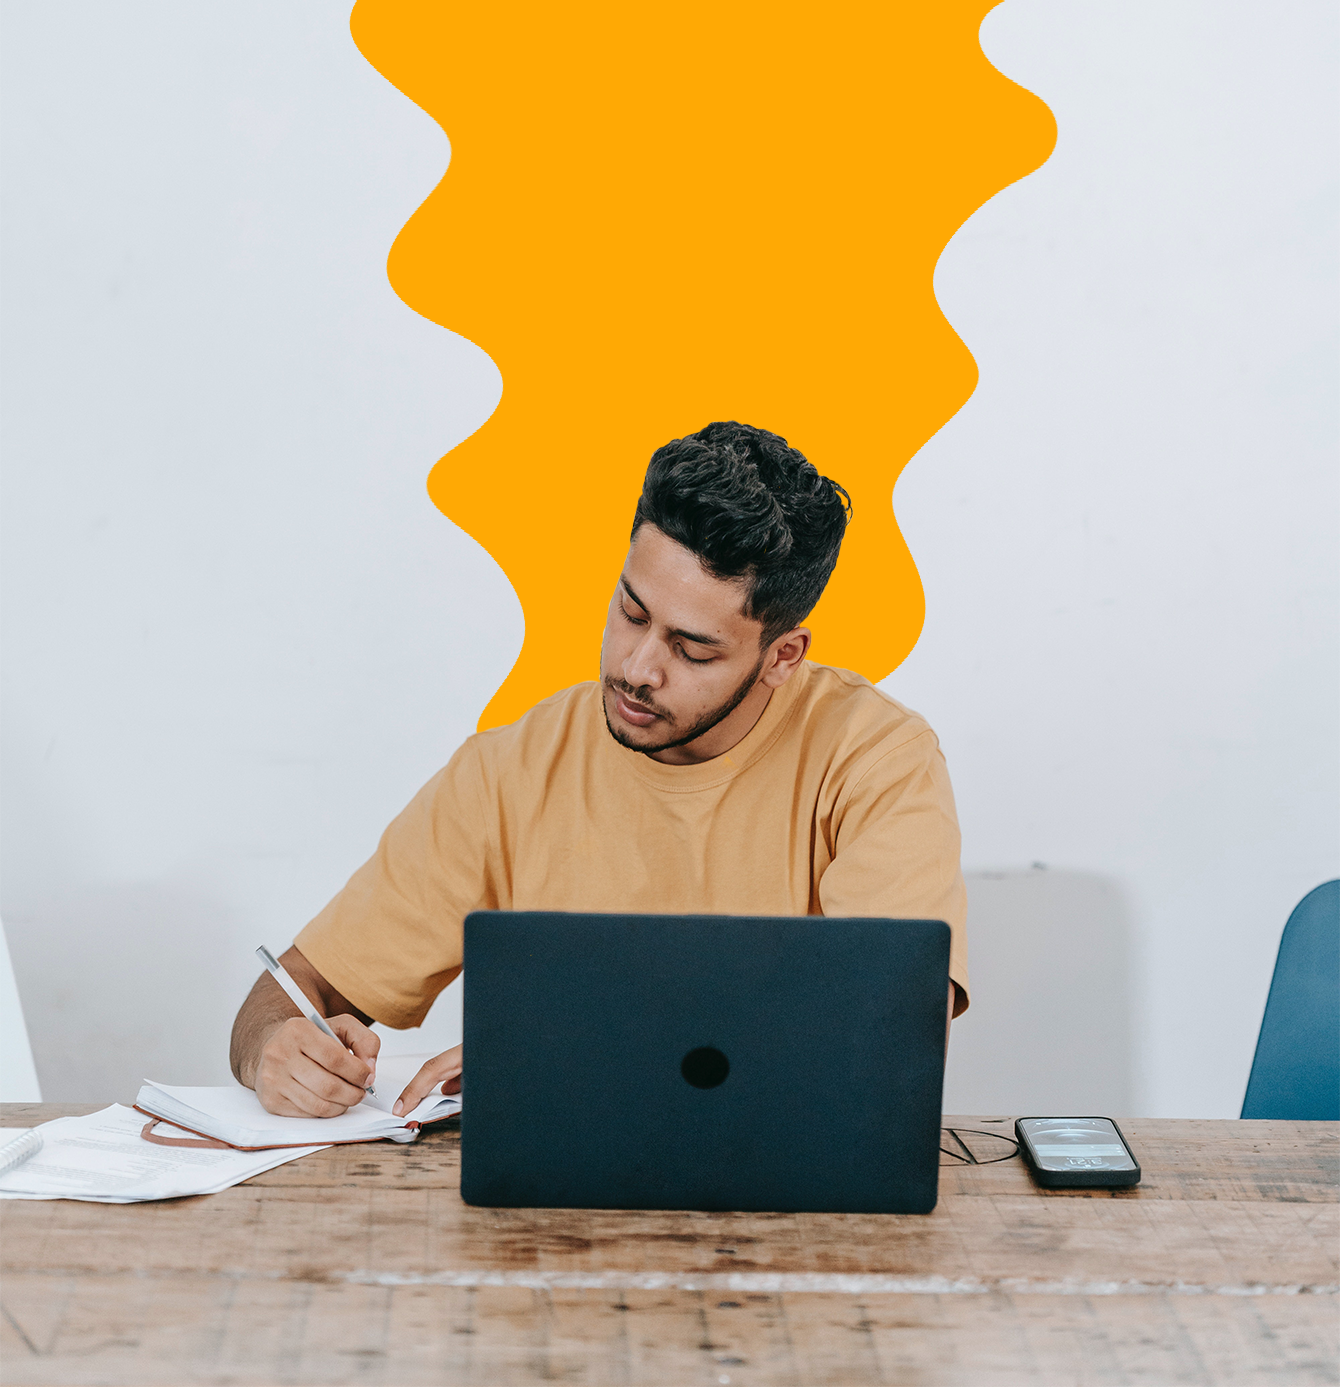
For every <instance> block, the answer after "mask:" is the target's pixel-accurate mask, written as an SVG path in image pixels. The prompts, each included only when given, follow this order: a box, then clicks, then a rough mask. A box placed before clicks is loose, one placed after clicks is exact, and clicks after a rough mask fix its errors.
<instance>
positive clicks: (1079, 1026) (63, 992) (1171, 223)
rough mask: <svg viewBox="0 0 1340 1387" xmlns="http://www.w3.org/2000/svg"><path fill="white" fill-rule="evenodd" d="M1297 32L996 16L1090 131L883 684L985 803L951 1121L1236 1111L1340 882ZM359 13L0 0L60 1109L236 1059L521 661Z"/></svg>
mask: <svg viewBox="0 0 1340 1387" xmlns="http://www.w3.org/2000/svg"><path fill="white" fill-rule="evenodd" d="M1282 8H1283V11H1284V12H1282V13H1280V12H1277V11H1276V9H1274V8H1272V9H1270V10H1267V9H1265V8H1264V7H1259V6H1248V5H1246V4H1245V3H1241V0H1235V3H1232V4H1218V5H1214V6H1210V5H1208V4H1193V3H1191V2H1190V0H1171V2H1170V3H1169V2H1167V0H1165V3H1163V4H1160V5H1158V6H1155V5H1154V4H1152V3H1143V4H1133V5H1131V4H1124V5H1121V6H1118V5H1116V4H1104V5H1087V6H1071V5H1064V4H1061V3H1059V0H1047V3H1042V2H1041V0H1008V3H1007V4H1006V5H1005V6H1003V7H1002V9H1001V10H999V11H997V12H995V13H994V14H993V15H992V16H991V17H990V18H989V19H988V22H987V25H986V28H985V30H984V40H985V43H986V46H987V50H988V53H989V54H990V55H991V56H992V58H993V60H994V61H996V62H997V63H998V65H1000V66H1001V67H1002V69H1003V70H1005V71H1006V72H1008V73H1009V74H1011V75H1012V76H1014V77H1016V79H1017V80H1019V81H1021V82H1023V83H1024V84H1025V85H1027V86H1029V87H1031V88H1032V89H1034V90H1036V91H1038V92H1039V94H1041V95H1042V96H1043V97H1044V99H1046V100H1047V101H1048V103H1049V104H1050V105H1051V106H1052V108H1053V110H1054V111H1055V112H1056V114H1057V117H1058V119H1059V120H1060V123H1061V131H1062V133H1061V143H1060V145H1059V147H1058V150H1057V153H1056V154H1055V155H1054V156H1053V160H1052V162H1051V163H1050V164H1049V165H1047V166H1046V167H1045V168H1044V169H1043V170H1042V171H1041V173H1039V174H1037V175H1035V176H1034V177H1033V178H1031V179H1029V180H1026V181H1025V182H1023V183H1021V184H1019V185H1017V186H1016V187H1014V188H1012V189H1009V190H1007V191H1006V192H1005V193H1003V194H1002V195H1001V196H1000V197H998V198H997V199H996V200H995V201H994V202H993V203H992V204H991V205H990V206H988V207H987V208H986V209H984V210H983V211H982V212H981V213H979V214H978V216H977V217H976V218H974V220H973V221H972V222H971V223H969V225H968V227H967V228H965V230H964V231H962V232H961V233H960V234H959V236H958V237H957V238H956V239H955V241H954V243H953V245H952V246H951V247H950V249H949V251H948V253H947V254H946V256H945V258H944V260H943V261H942V264H941V269H940V274H939V277H938V289H939V292H940V296H941V302H942V303H943V304H944V306H945V310H946V312H947V314H948V316H949V317H950V320H951V321H952V322H953V323H954V324H955V326H956V327H957V328H958V330H959V331H960V332H961V333H962V335H963V336H964V338H965V340H966V341H967V342H968V344H969V346H970V347H971V348H972V350H973V352H974V354H975V355H976V357H977V359H978V362H979V365H980V366H981V369H982V384H981V386H980V387H979V390H978V392H977V394H976V396H975V397H974V398H973V400H972V401H971V402H970V403H969V405H968V406H967V408H966V409H965V410H964V411H963V412H962V413H961V414H960V415H959V416H958V417H957V418H956V419H955V420H953V421H952V422H951V423H950V425H949V426H948V427H947V428H946V429H945V430H944V431H942V433H941V434H940V435H938V436H937V438H936V439H935V440H933V441H932V443H931V444H930V445H928V447H927V448H926V449H924V450H923V452H922V453H921V455H920V456H919V457H918V458H917V459H916V460H915V461H914V462H913V463H912V465H911V466H910V467H909V468H908V470H907V472H906V473H905V474H904V479H903V481H902V482H901V483H900V485H899V488H898V495H897V500H898V506H899V514H900V517H901V519H902V521H903V523H904V526H905V528H906V531H907V534H908V537H909V541H910V543H911V546H912V550H913V553H914V554H915V556H916V558H917V561H918V564H919V566H920V568H921V572H922V575H923V577H924V579H925V582H926V587H927V593H928V608H929V617H928V623H927V628H926V633H925V635H924V636H923V639H922V642H921V644H920V645H919V646H918V648H917V650H916V652H914V654H913V656H912V657H911V659H910V660H909V661H908V663H907V664H906V665H905V666H904V667H903V669H902V670H900V671H898V672H897V673H896V674H895V675H894V676H893V678H892V679H891V680H890V681H889V687H890V688H891V689H892V691H893V692H894V693H895V694H896V695H897V696H899V697H902V698H904V699H905V700H906V701H908V702H910V703H912V704H913V705H914V706H917V707H920V708H921V709H922V710H923V711H925V712H926V713H927V714H928V716H930V718H931V719H932V721H933V722H934V723H935V725H936V726H937V728H938V729H939V731H940V732H941V736H942V740H943V742H944V744H945V747H946V751H947V753H948V755H949V759H950V766H951V770H952V771H953V773H954V776H955V782H956V786H957V790H958V795H959V801H960V810H961V815H962V818H963V822H964V829H965V864H966V866H967V867H968V868H969V869H970V891H971V895H972V903H973V911H974V914H973V921H972V926H971V927H972V930H973V948H974V954H973V958H974V965H973V966H974V983H975V1000H974V1007H973V1010H972V1011H971V1012H969V1014H968V1015H967V1016H966V1017H965V1018H963V1019H962V1020H961V1021H960V1022H957V1023H956V1025H955V1040H954V1044H953V1052H952V1057H951V1074H950V1080H949V1103H950V1106H951V1107H957V1108H959V1109H960V1110H967V1109H979V1110H981V1109H991V1108H994V1109H997V1110H999V1111H1010V1110H1015V1109H1020V1108H1025V1107H1031V1108H1033V1109H1034V1110H1046V1109H1059V1108H1065V1107H1076V1106H1083V1107H1086V1108H1088V1109H1090V1110H1098V1111H1102V1110H1104V1109H1106V1110H1111V1111H1114V1112H1133V1111H1138V1112H1146V1113H1168V1114H1184V1115H1189V1114H1214V1115H1229V1114H1231V1113H1234V1112H1236V1110H1237V1105H1238V1103H1239V1102H1240V1100H1241V1093H1242V1089H1243V1086H1244V1083H1245V1078H1246V1071H1247V1066H1248V1064H1249V1062H1250V1054H1251V1045H1252V1041H1253V1038H1254V1035H1255V1028H1256V1025H1257V1024H1258V1022H1259V1017H1260V1011H1261V1007H1262V1004H1263V1002H1264V997H1265V991H1266V986H1267V984H1268V980H1269V970H1270V966H1271V962H1272V959H1273V951H1274V946H1275V943H1276V941H1277V939H1278V934H1279V930H1280V928H1281V927H1282V925H1283V921H1284V918H1285V915H1286V914H1287V913H1288V910H1289V908H1290V906H1291V905H1292V904H1293V903H1294V901H1295V900H1296V899H1297V898H1298V897H1299V896H1301V895H1302V894H1303V892H1304V891H1305V890H1307V889H1308V888H1309V887H1311V886H1313V885H1315V884H1316V883H1317V882H1318V881H1320V880H1322V879H1323V878H1324V877H1326V876H1328V875H1332V874H1334V873H1335V870H1336V862H1335V841H1336V834H1335V828H1336V822H1335V808H1334V805H1335V802H1336V795H1335V789H1336V764H1337V755H1336V746H1335V726H1334V717H1333V695H1334V688H1335V677H1336V646H1335V621H1334V618H1335V615H1336V597H1335V590H1334V577H1335V575H1334V563H1333V559H1332V555H1333V554H1334V552H1335V542H1336V538H1337V536H1336V533H1335V530H1336V515H1335V507H1334V499H1335V497H1334V481H1333V470H1332V467H1331V462H1330V457H1329V451H1330V447H1329V446H1328V445H1333V439H1334V422H1335V421H1334V397H1333V394H1332V393H1331V381H1332V375H1331V369H1332V365H1333V363H1332V362H1331V361H1330V359H1329V358H1327V356H1326V355H1325V334H1326V333H1328V332H1333V320H1332V318H1331V316H1330V314H1331V309H1330V304H1331V302H1332V298H1331V297H1328V296H1330V295H1332V294H1333V289H1334V265H1333V262H1332V260H1331V258H1330V248H1329V242H1327V241H1326V239H1325V238H1326V236H1327V234H1328V233H1327V230H1326V229H1325V228H1326V227H1327V225H1328V223H1327V217H1328V215H1329V213H1328V206H1329V204H1328V202H1327V200H1326V197H1325V196H1324V185H1325V179H1324V177H1323V174H1324V172H1325V171H1326V170H1328V169H1329V168H1330V167H1331V166H1332V164H1333V154H1334V146H1333V142H1332V140H1331V136H1330V130H1331V128H1332V122H1331V120H1330V112H1329V109H1328V108H1327V106H1326V103H1325V101H1324V100H1323V98H1322V97H1321V95H1320V92H1321V91H1322V90H1323V89H1324V87H1325V86H1326V84H1327V83H1326V81H1324V80H1323V73H1326V74H1329V65H1330V64H1331V62H1332V60H1333V54H1334V47H1335V36H1334V23H1333V20H1332V18H1331V10H1330V6H1329V5H1325V4H1322V3H1320V0H1308V3H1300V4H1296V5H1292V6H1288V7H1282ZM346 15H347V5H346V4H344V3H333V4H328V3H315V0H308V3H305V4H303V5H301V6H298V5H261V4H258V3H238V2H237V0H235V3H232V4H230V5H228V6H221V5H220V6H211V5H190V6H184V5H179V4H175V3H172V0H161V2H160V3H156V4H147V3H143V2H142V0H135V3H131V0H118V3H116V4H114V5H105V4H94V3H64V4H62V5H60V6H54V5H52V6H19V5H11V6H9V7H8V8H7V9H6V10H5V12H4V21H3V22H4V29H5V32H4V39H5V42H4V46H3V56H2V57H0V62H3V64H4V70H3V73H0V76H3V78H4V97H3V99H4V103H5V109H4V139H5V147H4V165H3V174H4V195H5V202H4V217H5V222H4V229H3V234H4V247H5V255H4V264H3V272H4V276H5V280H4V300H5V306H6V315H5V316H6V322H5V326H4V328H3V334H4V336H3V358H2V360H0V365H2V366H3V391H4V395H3V406H4V445H5V475H4V488H5V491H4V509H3V516H2V517H0V524H2V525H3V533H2V535H0V538H3V544H4V552H3V563H4V603H5V606H4V623H5V624H4V639H5V657H6V658H5V662H4V669H3V677H4V700H5V702H4V727H3V730H4V758H5V760H4V802H3V808H4V897H3V915H4V919H5V922H6V926H7V928H8V932H9V941H10V947H11V951H12V953H13V957H14V965H15V970H16V973H17V976H18V980H19V985H20V989H21V992H22V995H23V1002H24V1009H25V1012H26V1014H27V1017H28V1020H29V1025H30V1029H31V1030H32V1033H33V1040H34V1048H35V1050H36V1055H37V1063H38V1068H39V1071H40V1074H41V1078H42V1083H43V1091H44V1095H45V1096H46V1097H47V1098H49V1099H53V1100H60V1099H70V1100H74V1099H89V1100H105V1101H110V1100H111V1099H113V1098H119V1099H125V1098H127V1097H129V1096H131V1095H133V1093H134V1089H135V1087H136V1085H137V1083H138V1081H139V1079H140V1078H141V1077H142V1076H144V1075H152V1076H153V1077H156V1078H161V1079H169V1080H176V1081H178V1082H218V1081H222V1078H223V1076H224V1075H225V1074H226V1061H225V1049H226V1036H227V1029H228V1025H229V1021H230V1019H231V1015H232V1013H233V1010H234V1009H235V1007H236V1004H237V1002H238V1000H239V998H240V996H241V994H242V992H243V991H244V990H245V987H246V986H247V984H248V983H249V981H250V979H251V977H252V976H253V975H254V972H255V969H254V967H253V964H252V961H251V949H252V948H253V947H254V946H255V944H256V943H259V942H261V941H267V942H270V943H271V945H272V946H276V945H282V944H285V943H286V942H287V941H288V940H289V939H290V938H291V937H292V934H293V933H294V931H295V930H296V929H297V928H298V927H299V926H300V925H301V924H302V923H303V922H304V921H305V920H306V919H307V918H308V917H309V916H310V915H311V914H312V913H313V912H314V911H315V910H316V909H318V908H319V907H320V906H321V905H322V904H323V903H324V901H325V900H326V898H327V897H328V896H329V895H330V894H331V893H332V892H333V890H335V889H336V888H337V887H338V885H339V884H340V883H341V882H342V881H343V879H344V877H345V876H347V874H348V873H349V871H350V870H352V868H353V867H354V866H356V865H357V864H358V862H359V861H361V860H362V858H363V857H364V856H365V855H366V853H367V852H368V851H369V850H370V848H371V846H372V845H373V843H374V842H375V840H376V837H377V834H378V833H379V832H380V829H381V827H382V826H383V825H384V823H385V821H386V820H387V819H388V818H389V817H390V816H391V815H392V814H393V813H394V812H395V811H396V810H397V809H398V808H399V807H400V805H401V804H402V803H403V801H404V800H405V799H406V798H407V797H408V796H409V795H410V794H411V793H412V792H413V790H414V789H415V788H416V787H417V785H418V784H419V783H420V782H421V781H422V780H423V779H425V778H426V777H427V775H428V774H430V773H431V772H432V771H433V770H434V769H435V768H436V767H437V766H438V765H439V764H440V763H441V762H442V761H443V760H445V758H446V757H447V756H448V755H449V754H450V751H451V750H452V749H453V747H454V746H455V745H456V744H457V743H458V742H459V740H460V739H461V738H463V737H464V736H465V735H467V733H468V732H469V731H470V729H471V727H472V726H473V723H474V720H475V717H476V716H477V713H478V710H479V709H480V708H481V707H482V706H483V703H484V702H485V700H486V699H487V697H488V695H489V694H490V693H491V691H492V690H493V689H494V688H495V687H496V685H497V684H498V683H499V682H500V680H501V679H502V677H503V675H504V673H505V671H506V669H507V667H508V665H509V663H510V661H511V659H512V658H513V657H514V655H515V652H516V650H517V648H518V647H519V644H520V635H521V619H520V613H519V610H518V609H517V606H516V603H515V599H514V598H513V596H512V594H511V592H510V589H509V588H508V585H507V583H506V581H505V580H504V579H503V577H502V576H501V574H500V573H499V572H498V571H497V569H496V568H495V566H494V565H493V564H492V563H491V562H490V561H489V560H488V559H487V557H486V556H485V555H483V554H482V553H481V552H480V551H479V549H478V548H477V546H475V545H474V544H473V543H472V542H471V541H470V540H469V539H468V538H466V537H465V536H463V535H461V534H460V532H459V531H457V530H456V529H455V528H454V527H453V526H452V525H451V524H450V523H449V522H447V521H446V520H445V519H443V518H442V517H441V516H440V515H439V514H438V513H437V512H436V511H435V510H434V509H433V507H432V506H431V504H430V503H429V501H428V499H427V497H426V495H425V492H424V480H425V478H426V476H427V472H428V470H429V467H430V466H431V464H432V463H433V461H434V460H435V459H436V458H437V457H438V456H439V455H440V453H442V452H443V451H445V450H446V448H447V447H449V446H450V445H451V444H453V443H454V442H456V441H458V440H459V439H461V438H463V437H464V436H465V435H466V434H467V433H468V432H469V431H470V430H471V429H473V428H474V427H476V426H477V425H478V424H479V423H481V422H482V421H483V420H484V418H485V417H486V416H487V414H488V413H489V411H490V410H491V408H492V406H493V403H494V401H495V400H496V397H497V392H498V389H499V382H498V380H497V376H496V373H495V372H494V370H493V368H492V366H491V365H490V364H489V363H488V361H487V360H486V359H484V358H483V357H482V354H480V353H478V352H477V351H475V350H474V349H473V348H472V347H470V346H469V345H468V344H465V343H462V342H461V341H460V340H459V339H455V338H453V337H451V335H450V334H447V333H445V332H442V331H441V330H439V329H437V328H435V327H433V326H432V325H429V324H426V323H424V322H422V321H421V320H419V319H418V318H416V317H415V315H414V314H412V313H411V312H410V311H409V310H408V309H406V308H405V307H404V306H403V305H401V304H400V303H399V302H398V301H397V300H396V299H395V297H394V296H393V295H392V293H391V291H390V289H389V287H388V286H387V284H386V280H385V275H384V261H385V255H386V251H387V249H388V248H389V246H390V243H391V240H392V238H393V237H394V235H395V233H396V231H397V230H398V229H399V227H400V226H401V225H402V224H403V222H404V220H405V219H406V218H407V216H408V215H409V213H410V211H411V210H412V209H413V207H414V206H415V205H416V203H417V202H418V201H419V200H420V199H421V198H422V197H423V196H424V195H425V194H426V193H427V191H428V189H429V188H430V187H431V186H432V183H433V182H434V180H435V179H436V177H437V176H438V174H439V173H440V171H441V169H442V167H443V165H444V163H445V159H446V154H447V147H446V142H445V140H444V139H443V137H442V135H441V133H440V132H439V131H438V130H437V129H436V127H435V126H434V125H433V124H432V123H431V122H430V121H429V120H428V119H427V118H426V117H425V116H423V115H422V113H420V112H419V111H417V110H416V109H415V108H414V107H412V106H411V105H410V104H409V103H408V102H407V101H406V100H405V99H404V98H403V97H401V96H400V95H399V94H398V93H397V92H395V91H394V90H393V89H392V88H390V87H389V86H388V85H387V84H385V83H384V82H383V81H382V79H381V78H380V77H379V76H378V75H377V74H376V73H375V72H373V71H372V70H371V68H369V67H368V66H367V64H366V63H365V62H364V60H363V59H362V58H361V56H360V55H359V54H358V53H357V51H356V50H355V49H354V48H353V45H352V43H351V42H350V40H349V38H348V35H347V29H346ZM759 422H766V421H759ZM1035 863H1044V864H1046V865H1045V868H1044V867H1036V866H1034V865H1033V864H1035ZM452 1001H453V999H452V998H451V997H447V998H444V1005H440V1006H439V1008H438V1009H436V1010H435V1013H434V1016H433V1017H432V1018H430V1023H429V1029H430V1030H431V1031H432V1034H431V1035H430V1036H429V1037H428V1038H426V1039H424V1040H421V1041H415V1040H414V1039H413V1038H412V1037H411V1038H410V1039H409V1040H408V1041H407V1042H405V1043H406V1046H407V1048H419V1047H420V1046H422V1045H428V1044H434V1043H446V1041H447V1040H448V1039H449V1038H450V1036H451V1034H452V1030H453V1027H454V1026H455V1025H456V1024H457V1020H456V1017H455V1016H454V1015H453V1013H452Z"/></svg>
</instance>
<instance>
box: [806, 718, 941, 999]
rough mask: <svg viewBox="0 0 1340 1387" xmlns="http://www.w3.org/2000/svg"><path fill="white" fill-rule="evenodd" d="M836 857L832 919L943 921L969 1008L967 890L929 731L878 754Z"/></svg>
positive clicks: (844, 804) (826, 885)
mask: <svg viewBox="0 0 1340 1387" xmlns="http://www.w3.org/2000/svg"><path fill="white" fill-rule="evenodd" d="M834 827H835V834H834V839H835V841H834V857H833V861H832V862H831V863H830V864H829V866H828V869H827V870H826V871H825V872H824V874H823V876H822V878H821V879H820V882H819V901H820V905H821V907H822V909H823V913H824V914H825V915H831V916H835V917H840V916H843V915H847V916H861V915H887V916H889V917H890V918H891V919H904V920H943V921H944V922H945V923H946V924H947V925H948V926H949V929H950V934H951V941H950V946H949V976H950V978H951V979H952V980H953V981H954V982H955V983H956V984H957V985H958V996H957V999H956V1001H955V1006H954V1014H955V1015H958V1014H959V1013H960V1012H961V1011H963V1010H964V1009H965V1008H966V1007H967V1005H968V966H967V963H968V959H967V942H966V938H965V928H966V923H967V892H966V890H965V888H964V885H963V874H962V872H961V871H960V869H959V848H960V838H959V827H958V816H957V814H956V813H955V810H954V792H953V789H952V788H951V786H950V784H949V770H948V768H947V767H946V765H945V760H944V757H943V755H941V752H940V747H939V743H938V742H937V740H936V737H935V734H934V733H933V732H932V731H931V730H930V729H929V728H925V730H924V731H922V732H920V733H919V734H917V735H914V736H912V737H910V738H907V739H906V740H903V741H900V742H899V743H898V744H897V745H895V746H894V747H892V748H890V749H888V750H887V751H884V752H882V753H881V754H878V755H877V756H876V757H875V758H874V759H873V761H872V763H871V764H870V765H869V766H868V767H866V768H864V769H863V770H862V771H861V772H860V773H859V775H858V776H857V777H856V779H855V782H854V784H853V786H852V788H851V790H850V791H849V792H848V793H847V794H846V795H845V796H844V797H843V800H842V801H841V802H840V803H839V804H838V806H837V812H836V813H835V815H834Z"/></svg>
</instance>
